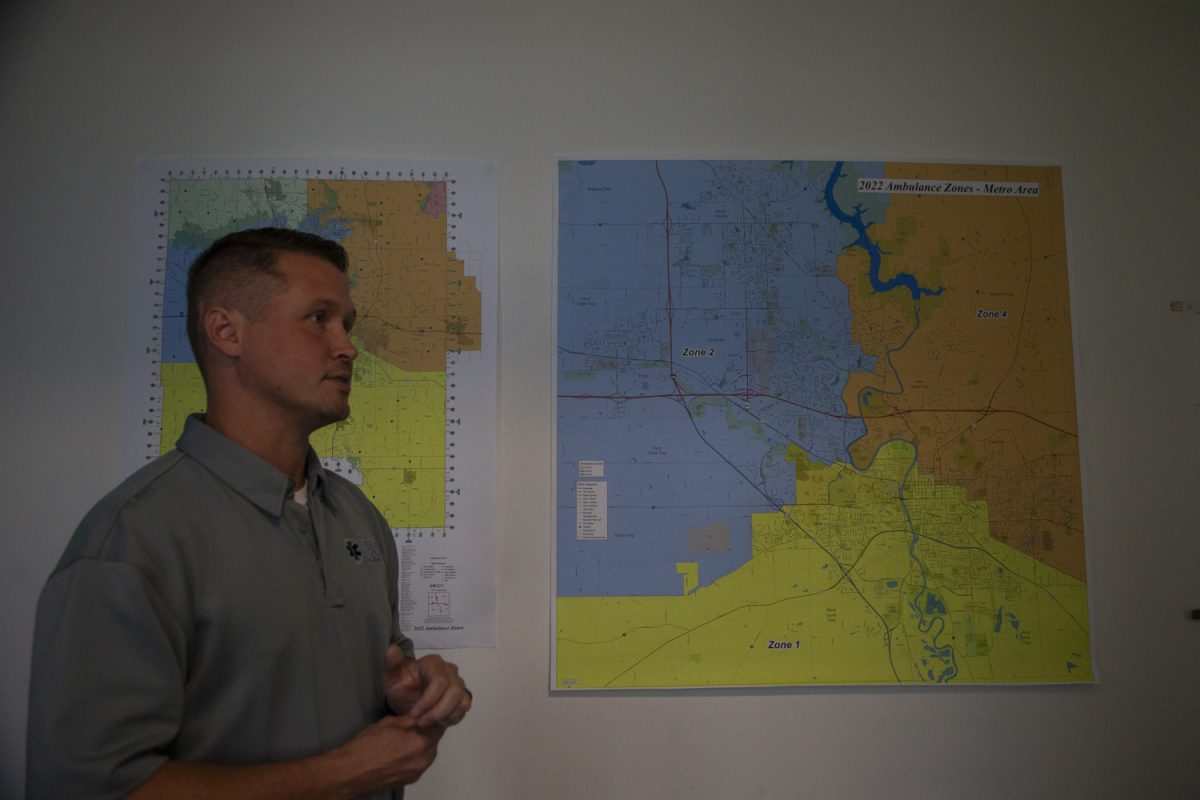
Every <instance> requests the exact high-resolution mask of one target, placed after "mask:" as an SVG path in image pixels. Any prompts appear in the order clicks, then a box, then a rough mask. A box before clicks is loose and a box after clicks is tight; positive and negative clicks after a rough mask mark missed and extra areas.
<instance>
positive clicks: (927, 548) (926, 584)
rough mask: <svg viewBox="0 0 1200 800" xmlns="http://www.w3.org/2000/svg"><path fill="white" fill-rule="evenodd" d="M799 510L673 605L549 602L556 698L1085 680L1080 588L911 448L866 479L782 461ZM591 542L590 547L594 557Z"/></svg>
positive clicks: (883, 453)
mask: <svg viewBox="0 0 1200 800" xmlns="http://www.w3.org/2000/svg"><path fill="white" fill-rule="evenodd" d="M790 458H791V459H792V460H794V461H795V462H796V485H797V500H796V504H795V505H789V506H786V507H784V508H783V510H782V511H781V512H779V513H771V514H756V515H754V518H753V525H752V527H753V550H752V557H751V558H750V560H749V561H748V562H747V563H746V564H744V565H743V566H741V567H740V568H739V569H737V570H736V571H734V572H732V573H730V574H728V575H725V576H723V577H721V578H720V579H718V580H717V581H715V582H714V583H712V584H709V585H708V586H704V587H702V588H699V589H694V588H693V586H692V585H691V584H690V582H689V581H688V580H687V579H688V577H689V573H690V570H689V569H688V568H687V567H686V566H683V565H681V569H680V570H679V572H680V573H681V575H682V576H683V577H684V581H682V583H683V586H682V587H681V593H680V595H679V596H677V597H560V598H558V599H557V601H556V603H557V606H556V632H555V635H556V674H555V685H556V686H557V687H558V688H563V689H600V688H651V687H664V688H665V687H688V686H766V685H782V684H805V683H860V684H876V683H879V684H884V683H886V684H895V683H990V682H996V683H1000V682H1003V683H1012V682H1029V683H1057V682H1074V681H1090V680H1092V679H1093V673H1092V667H1091V650H1090V643H1089V632H1088V629H1087V592H1086V587H1085V585H1084V584H1083V583H1082V582H1080V581H1078V580H1076V579H1074V578H1072V577H1071V576H1069V575H1066V574H1064V573H1062V572H1060V571H1058V570H1055V569H1053V568H1052V567H1049V566H1047V565H1046V564H1044V563H1042V562H1040V561H1038V560H1036V559H1034V558H1031V557H1029V556H1027V555H1025V554H1023V553H1020V552H1017V551H1015V550H1012V549H1011V548H1008V547H1005V546H1003V545H1001V544H999V543H998V542H996V541H995V540H994V539H993V538H992V537H991V536H989V534H988V514H987V509H986V507H985V505H984V503H982V502H980V501H976V500H970V499H968V498H967V497H966V495H965V493H964V491H963V490H962V489H961V488H958V487H954V486H945V485H939V484H938V483H936V482H935V481H934V480H933V479H932V478H930V477H926V476H922V475H921V474H920V473H919V470H918V468H917V465H916V463H915V454H914V452H913V448H912V445H911V444H908V443H906V442H899V441H896V442H890V443H887V444H885V445H883V446H882V447H881V448H880V450H879V453H878V455H877V456H876V458H875V460H874V462H873V463H872V464H871V465H870V467H869V468H868V469H866V470H864V471H859V470H856V469H854V468H853V467H851V466H849V465H846V464H832V465H828V466H825V465H821V464H816V463H813V462H809V461H808V460H807V459H806V458H805V456H804V455H803V453H802V452H800V451H799V450H795V451H794V452H792V453H791V454H790ZM603 544H604V543H603V542H597V543H596V545H597V546H603Z"/></svg>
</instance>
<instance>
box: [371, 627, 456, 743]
mask: <svg viewBox="0 0 1200 800" xmlns="http://www.w3.org/2000/svg"><path fill="white" fill-rule="evenodd" d="M383 690H384V695H385V696H386V697H387V703H388V706H389V707H390V708H391V710H392V712H393V713H395V714H402V715H407V716H409V717H411V718H412V719H413V720H415V721H416V723H417V726H418V727H420V728H446V727H448V726H450V725H456V724H458V723H459V722H461V721H462V719H463V717H465V716H466V715H467V712H468V711H469V710H470V709H471V692H470V691H469V690H468V689H467V685H466V683H464V682H463V679H462V678H461V677H460V676H459V674H458V667H456V666H455V665H454V664H452V663H450V662H449V661H446V660H445V659H443V658H442V657H441V656H439V655H436V654H430V655H426V656H422V657H421V658H409V657H408V656H406V655H405V654H404V651H403V650H401V649H400V647H399V646H398V645H394V644H393V645H391V646H390V647H388V649H387V654H386V656H385V657H384V668H383Z"/></svg>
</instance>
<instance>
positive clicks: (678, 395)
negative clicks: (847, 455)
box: [558, 391, 1079, 439]
mask: <svg viewBox="0 0 1200 800" xmlns="http://www.w3.org/2000/svg"><path fill="white" fill-rule="evenodd" d="M689 397H721V398H724V399H726V400H737V399H742V400H748V399H749V398H751V397H761V398H766V399H768V400H776V401H778V402H780V403H786V404H788V405H790V406H795V407H796V408H800V409H803V410H805V411H811V412H813V413H814V414H822V415H824V416H826V417H830V418H832V419H861V420H872V419H891V418H893V417H906V416H909V415H910V414H983V415H984V416H987V415H988V414H1017V415H1019V416H1022V417H1025V418H1026V419H1028V420H1030V421H1031V422H1036V423H1038V424H1039V425H1044V426H1046V427H1047V428H1049V429H1051V430H1054V431H1058V432H1059V433H1061V434H1064V435H1065V436H1070V437H1072V438H1076V439H1078V438H1079V434H1078V433H1075V432H1072V431H1068V430H1063V429H1062V428H1060V427H1058V426H1057V425H1051V424H1050V423H1049V422H1046V421H1045V420H1044V419H1038V418H1037V417H1035V416H1033V415H1032V414H1029V413H1028V412H1025V411H1020V410H1018V409H1015V408H909V409H904V410H902V411H895V412H892V413H891V414H876V415H875V416H871V417H860V416H857V415H854V414H835V413H833V412H832V411H824V410H822V409H819V408H813V407H812V406H806V405H804V404H803V403H797V402H795V401H794V400H788V399H787V398H786V397H778V396H776V395H772V394H764V393H762V392H751V391H744V392H736V393H732V394H730V393H721V392H680V391H676V392H672V393H671V394H638V395H621V394H560V395H558V399H559V400H683V399H685V398H689Z"/></svg>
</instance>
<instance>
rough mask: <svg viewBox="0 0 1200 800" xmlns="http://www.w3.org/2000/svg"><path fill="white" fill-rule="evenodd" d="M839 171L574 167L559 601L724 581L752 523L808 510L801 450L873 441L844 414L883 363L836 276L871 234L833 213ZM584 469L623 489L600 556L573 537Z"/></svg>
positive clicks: (565, 285) (563, 285) (645, 164)
mask: <svg viewBox="0 0 1200 800" xmlns="http://www.w3.org/2000/svg"><path fill="white" fill-rule="evenodd" d="M833 168H834V165H833V164H831V163H828V164H823V163H805V162H746V161H740V162H737V161H715V162H714V161H667V162H657V163H656V162H654V161H598V162H563V163H562V164H561V165H560V170H559V219H558V226H559V227H558V298H557V300H558V351H557V358H558V387H557V388H558V409H557V415H558V419H557V423H558V424H557V450H558V452H557V464H556V469H557V487H558V488H557V497H556V504H557V511H558V513H557V531H556V536H557V537H558V538H557V570H558V573H557V592H558V594H559V596H564V597H567V596H652V595H678V594H680V593H681V591H682V587H683V582H682V578H681V576H680V575H679V574H677V571H676V565H677V564H678V563H680V562H696V563H697V564H698V565H699V577H700V585H701V586H704V585H707V584H710V583H712V582H713V581H715V580H717V579H719V578H720V577H721V576H723V575H726V574H728V573H729V572H731V571H733V570H735V569H737V568H738V567H739V566H740V565H742V564H744V563H745V562H746V561H747V560H748V559H749V558H750V546H751V543H750V531H751V528H750V522H751V514H754V513H761V512H774V511H778V510H779V508H780V506H782V505H785V504H788V503H792V502H794V500H795V465H794V463H793V462H791V461H789V460H787V458H786V455H787V453H788V450H789V447H790V446H797V447H799V448H801V449H803V450H804V451H805V452H806V453H807V454H808V456H809V458H812V459H814V460H817V461H821V462H824V463H831V462H833V461H837V460H843V461H844V460H846V450H847V447H848V446H849V444H850V443H851V442H853V441H854V440H855V439H857V438H859V437H861V436H862V435H863V434H864V433H865V427H864V425H863V424H862V422H861V420H858V419H850V418H848V415H847V413H846V407H845V404H844V403H843V401H842V397H841V395H842V389H843V388H844V386H845V384H846V380H847V377H848V375H849V374H851V373H852V372H856V371H867V370H870V369H871V368H872V366H873V364H872V359H870V358H869V357H867V356H865V355H864V354H863V353H862V352H861V350H860V348H859V347H858V346H857V345H856V344H855V343H854V342H853V341H852V340H851V331H850V307H849V300H848V290H847V288H846V286H845V284H844V283H842V281H841V280H839V279H838V277H837V274H836V264H837V259H838V256H839V255H840V254H841V253H842V252H843V250H844V249H845V248H846V247H848V246H852V244H853V242H854V239H855V236H856V235H857V234H856V232H855V231H853V230H851V229H850V228H849V227H848V226H847V225H846V224H845V223H844V222H842V221H839V220H838V219H836V218H835V217H834V216H833V215H832V214H831V213H830V208H829V206H828V204H826V203H825V202H824V198H823V195H824V191H825V188H826V184H827V182H828V181H829V177H830V175H831V172H832V170H833ZM882 170H883V168H882V165H881V164H854V165H842V172H843V173H845V174H847V175H848V176H850V177H848V178H842V179H841V180H843V181H847V182H848V183H850V184H851V185H852V184H853V177H854V176H859V175H861V176H865V177H876V176H879V175H881V174H882ZM851 172H852V173H853V175H850V173H851ZM873 202H874V203H875V204H876V206H875V207H874V208H873V209H872V212H873V214H874V215H875V216H880V217H881V215H882V211H883V203H885V202H886V201H885V200H884V199H881V198H877V199H875V200H873ZM581 461H599V462H603V465H604V466H603V470H604V474H603V477H602V478H583V480H602V481H604V482H605V483H607V485H608V486H607V492H608V526H607V531H608V538H607V539H605V540H594V541H580V540H578V538H577V531H576V502H575V492H576V483H577V481H579V480H581V478H580V476H579V464H580V462H581Z"/></svg>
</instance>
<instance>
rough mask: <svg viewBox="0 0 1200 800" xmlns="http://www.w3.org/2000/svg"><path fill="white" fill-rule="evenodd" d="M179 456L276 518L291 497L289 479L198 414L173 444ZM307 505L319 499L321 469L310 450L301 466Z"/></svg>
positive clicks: (192, 417) (190, 418) (321, 477)
mask: <svg viewBox="0 0 1200 800" xmlns="http://www.w3.org/2000/svg"><path fill="white" fill-rule="evenodd" d="M175 448H176V449H177V450H179V451H180V452H181V453H184V454H185V455H187V456H189V457H190V458H193V459H195V460H196V461H197V462H199V463H200V465H201V466H203V467H205V468H206V469H208V470H209V471H210V472H212V473H213V474H214V475H216V476H217V477H218V478H220V479H221V481H223V482H224V483H225V484H227V485H228V486H229V487H230V488H231V489H233V490H234V491H235V492H237V493H238V494H240V495H241V496H242V497H244V498H246V499H247V500H249V501H250V502H251V503H253V504H254V505H256V506H258V507H259V508H261V509H262V510H263V511H265V512H267V513H268V514H272V515H274V516H276V517H279V516H282V515H283V504H284V503H285V502H286V501H287V499H288V498H289V497H291V496H292V489H293V487H292V479H291V478H289V477H288V476H287V475H284V474H283V473H282V472H280V471H279V470H277V469H275V467H273V466H271V465H270V464H268V463H267V462H266V461H263V460H262V459H261V458H259V457H258V456H256V455H254V454H253V453H251V452H250V451H249V450H247V449H246V448H244V447H242V446H241V445H240V444H238V443H237V442H235V441H233V440H232V439H229V438H227V437H226V436H224V435H222V434H220V433H218V432H217V431H215V430H213V429H212V428H210V427H209V426H208V425H206V424H205V423H204V419H203V418H202V417H201V415H199V414H192V415H190V416H189V417H188V418H187V422H186V423H185V424H184V427H183V435H182V436H180V437H179V441H178V442H176V443H175ZM304 474H305V479H306V480H307V481H308V484H307V485H308V496H309V498H310V500H309V502H312V500H313V499H314V498H316V497H318V496H319V495H320V492H321V487H322V485H323V483H324V481H325V469H324V468H323V467H322V466H321V460H320V459H319V458H317V454H316V453H315V452H314V451H313V449H312V448H311V447H310V448H308V456H307V458H306V461H305V464H304Z"/></svg>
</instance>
